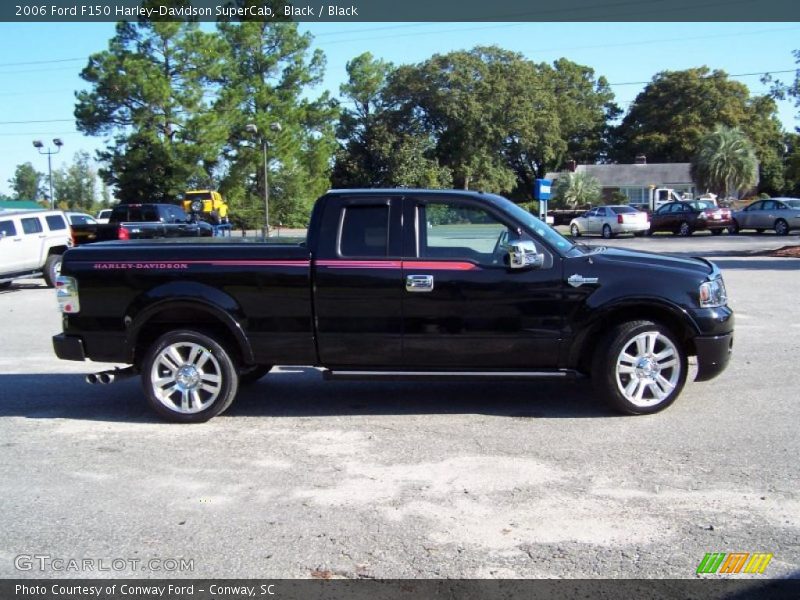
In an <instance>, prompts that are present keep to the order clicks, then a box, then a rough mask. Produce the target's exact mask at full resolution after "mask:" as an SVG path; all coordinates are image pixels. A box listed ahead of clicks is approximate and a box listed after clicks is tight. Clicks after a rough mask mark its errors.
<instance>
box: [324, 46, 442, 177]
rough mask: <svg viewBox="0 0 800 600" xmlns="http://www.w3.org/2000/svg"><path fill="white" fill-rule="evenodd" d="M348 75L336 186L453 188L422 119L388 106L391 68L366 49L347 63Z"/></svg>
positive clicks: (338, 129)
mask: <svg viewBox="0 0 800 600" xmlns="http://www.w3.org/2000/svg"><path fill="white" fill-rule="evenodd" d="M347 73H348V76H349V77H348V81H347V83H344V84H342V86H341V87H340V92H341V94H342V96H343V97H344V98H345V99H346V100H349V101H350V106H349V107H348V108H344V109H343V110H342V113H341V116H340V119H339V125H338V127H337V132H336V135H337V137H338V138H339V139H340V140H341V143H340V146H339V148H338V149H337V151H336V159H335V163H334V167H333V173H332V175H331V181H332V185H333V187H395V186H408V187H427V188H436V187H449V186H450V185H451V177H450V172H449V170H448V169H447V168H446V167H440V166H439V164H438V162H437V160H436V158H435V156H433V151H434V145H433V144H432V143H431V141H430V140H429V139H428V137H427V136H426V135H425V132H424V131H423V130H422V129H421V128H420V126H419V123H418V122H416V121H415V120H413V119H405V118H403V116H402V115H399V114H398V113H396V112H394V111H391V110H389V109H388V107H387V100H386V98H385V96H384V94H385V91H386V85H387V82H388V79H389V78H390V77H391V75H392V73H393V68H392V66H391V65H390V64H389V63H386V62H384V61H381V60H375V59H374V58H373V57H372V55H371V54H370V53H369V52H366V53H364V54H361V55H359V56H357V57H356V58H354V59H353V60H351V61H350V62H348V63H347Z"/></svg>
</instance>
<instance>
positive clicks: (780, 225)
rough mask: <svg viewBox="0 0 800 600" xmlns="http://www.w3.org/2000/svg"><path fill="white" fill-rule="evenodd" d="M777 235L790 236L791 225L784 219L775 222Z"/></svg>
mask: <svg viewBox="0 0 800 600" xmlns="http://www.w3.org/2000/svg"><path fill="white" fill-rule="evenodd" d="M775 233H776V234H778V235H789V224H788V223H787V222H786V221H784V220H783V219H778V220H777V221H775Z"/></svg>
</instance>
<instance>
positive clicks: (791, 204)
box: [783, 200, 800, 208]
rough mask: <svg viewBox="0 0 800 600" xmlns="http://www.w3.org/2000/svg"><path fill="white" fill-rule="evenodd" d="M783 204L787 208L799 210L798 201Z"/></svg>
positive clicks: (787, 201)
mask: <svg viewBox="0 0 800 600" xmlns="http://www.w3.org/2000/svg"><path fill="white" fill-rule="evenodd" d="M783 203H784V204H785V205H786V206H788V207H789V208H800V200H784V201H783Z"/></svg>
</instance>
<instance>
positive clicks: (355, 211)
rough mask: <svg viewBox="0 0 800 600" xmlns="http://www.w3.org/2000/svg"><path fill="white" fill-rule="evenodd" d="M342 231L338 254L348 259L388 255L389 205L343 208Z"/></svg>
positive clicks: (364, 205) (363, 205) (356, 205)
mask: <svg viewBox="0 0 800 600" xmlns="http://www.w3.org/2000/svg"><path fill="white" fill-rule="evenodd" d="M341 219H342V220H341V226H340V228H339V240H338V244H337V246H338V248H339V252H338V253H339V255H340V256H345V257H372V258H380V257H386V256H388V252H389V250H388V249H389V206H388V204H381V205H369V204H354V205H351V206H346V207H344V208H343V209H342V217H341Z"/></svg>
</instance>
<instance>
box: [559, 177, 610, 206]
mask: <svg viewBox="0 0 800 600" xmlns="http://www.w3.org/2000/svg"><path fill="white" fill-rule="evenodd" d="M600 195H601V188H600V183H599V182H598V181H597V179H595V178H594V177H592V176H591V175H589V174H588V173H583V172H576V173H562V174H560V175H559V176H558V179H556V181H555V183H554V185H553V201H552V204H553V206H554V207H557V208H561V207H569V208H574V207H576V206H583V205H584V204H596V203H597V202H598V201H599V200H600Z"/></svg>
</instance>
